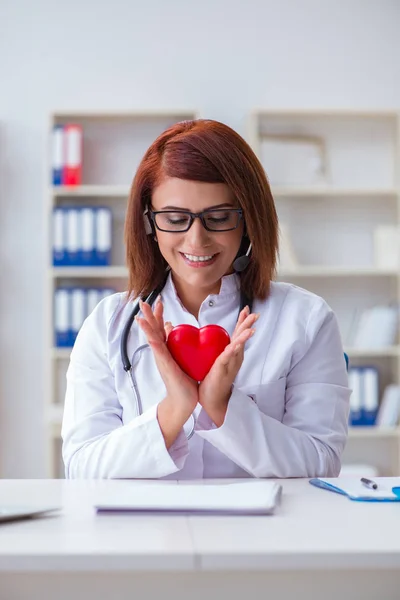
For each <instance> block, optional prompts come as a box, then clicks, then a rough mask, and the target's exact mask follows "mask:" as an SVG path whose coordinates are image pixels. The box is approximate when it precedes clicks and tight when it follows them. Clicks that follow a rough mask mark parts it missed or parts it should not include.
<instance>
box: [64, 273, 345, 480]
mask: <svg viewBox="0 0 400 600" xmlns="http://www.w3.org/2000/svg"><path fill="white" fill-rule="evenodd" d="M162 300H163V303H164V318H165V320H166V321H171V322H172V324H173V325H178V324H181V323H188V324H191V325H194V326H197V327H198V326H200V327H202V326H204V325H207V324H210V323H217V324H219V325H221V326H222V327H224V328H225V329H226V330H227V331H228V332H229V334H232V333H233V330H234V327H235V324H236V321H237V317H238V310H239V304H240V292H239V280H238V276H237V275H228V276H226V277H224V278H223V279H222V284H221V290H220V293H219V294H217V295H210V296H208V297H207V298H206V299H205V300H204V302H203V304H202V305H201V308H200V312H199V319H198V321H197V320H196V319H195V317H194V316H193V315H191V314H190V313H189V312H188V311H187V310H186V309H185V308H184V307H183V306H182V304H181V302H180V300H179V298H178V296H177V294H176V290H175V287H174V285H173V282H172V279H171V277H169V279H168V281H167V284H166V286H165V288H164V290H163V292H162ZM133 306H134V303H133V302H129V303H127V302H126V294H124V293H119V294H114V295H112V296H110V297H108V298H106V299H104V300H103V301H102V302H100V304H99V305H98V306H97V307H96V308H95V310H94V311H93V312H92V314H91V315H90V316H89V317H88V318H87V319H86V321H85V323H84V325H83V326H82V328H81V331H80V332H79V335H78V337H77V340H76V343H75V346H74V348H73V350H72V353H71V360H70V365H69V368H68V372H67V392H66V398H65V410H64V419H63V424H62V438H63V459H64V463H65V472H66V477H67V478H77V477H79V478H93V477H102V478H171V479H193V478H203V477H204V478H217V477H218V478H223V477H316V476H336V475H338V473H339V471H340V464H341V460H340V459H341V454H342V451H343V448H344V445H345V441H346V437H347V422H348V411H349V397H350V390H349V388H348V379H347V373H346V366H345V360H344V356H343V349H342V343H341V339H340V334H339V329H338V325H337V321H336V317H335V315H334V313H333V312H332V310H331V309H330V308H329V306H328V305H327V304H326V302H325V301H324V300H323V299H322V298H320V297H318V296H316V295H314V294H312V293H310V292H308V291H305V290H303V289H301V288H299V287H296V286H294V285H291V284H286V283H275V282H274V283H272V285H271V293H270V295H269V297H268V299H267V300H263V301H259V300H256V301H254V304H253V312H257V313H260V317H259V319H258V321H257V322H256V325H255V328H256V333H255V334H254V336H253V337H252V338H251V339H250V340H249V341H248V342H247V343H246V346H245V353H244V361H243V364H242V367H241V369H240V371H239V373H238V376H237V378H236V380H235V383H234V386H233V391H232V395H231V397H230V400H229V404H228V409H227V413H226V416H225V420H224V422H223V424H222V425H221V426H220V427H216V425H215V424H214V423H213V422H212V421H211V419H210V418H209V417H208V415H207V413H206V412H205V411H204V409H203V408H202V407H201V406H200V405H198V406H197V408H196V411H195V414H196V415H197V423H196V428H195V433H194V435H193V436H192V437H191V438H190V439H189V441H188V440H187V438H186V433H187V432H188V431H190V429H191V424H192V420H189V421H188V423H187V424H186V425H185V427H184V428H183V429H182V430H181V432H180V434H179V435H178V438H177V439H176V441H175V442H174V444H173V445H172V446H171V447H170V449H169V450H167V448H166V446H165V443H164V438H163V435H162V433H161V429H160V427H159V424H158V420H157V410H156V407H157V404H158V402H160V401H161V400H162V399H163V398H164V397H165V395H166V390H165V386H164V383H163V381H162V379H161V377H160V375H159V372H158V370H157V367H156V364H155V361H154V358H153V354H152V351H151V349H150V348H147V349H146V350H143V351H142V352H141V353H140V355H139V356H140V358H139V360H138V361H136V362H137V364H136V365H135V367H134V370H135V375H136V381H137V386H138V389H139V392H140V396H141V400H142V404H143V414H141V415H138V412H137V406H136V401H135V396H134V394H133V390H132V388H131V383H130V380H129V376H128V374H127V373H126V372H125V371H124V370H123V366H122V362H121V354H120V340H121V332H122V329H123V327H124V324H125V322H126V320H127V318H128V315H129V314H130V312H131V311H132V308H133ZM142 344H146V338H145V335H144V333H143V332H142V331H141V330H140V329H139V327H138V325H137V324H136V323H134V325H133V327H132V331H131V334H130V337H129V341H128V355H129V357H132V356H133V353H134V351H135V350H136V349H137V348H138V347H139V346H140V345H142ZM185 430H186V433H185Z"/></svg>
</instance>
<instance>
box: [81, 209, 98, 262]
mask: <svg viewBox="0 0 400 600" xmlns="http://www.w3.org/2000/svg"><path fill="white" fill-rule="evenodd" d="M80 229H81V251H82V265H85V266H90V265H93V264H94V250H95V215H94V209H93V208H92V207H90V206H87V207H85V208H82V209H81V212H80Z"/></svg>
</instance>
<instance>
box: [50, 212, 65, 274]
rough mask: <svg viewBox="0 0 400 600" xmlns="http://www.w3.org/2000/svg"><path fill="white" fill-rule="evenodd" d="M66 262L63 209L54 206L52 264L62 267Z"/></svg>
mask: <svg viewBox="0 0 400 600" xmlns="http://www.w3.org/2000/svg"><path fill="white" fill-rule="evenodd" d="M66 263H67V252H66V235H65V211H64V209H62V208H60V207H56V208H54V209H53V266H55V267H62V266H65V265H66Z"/></svg>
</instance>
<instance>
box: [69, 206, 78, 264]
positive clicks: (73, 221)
mask: <svg viewBox="0 0 400 600" xmlns="http://www.w3.org/2000/svg"><path fill="white" fill-rule="evenodd" d="M79 210H80V209H79V208H68V210H66V215H67V227H66V236H67V243H66V248H67V261H68V264H69V265H78V264H79V250H80V248H79V246H80V239H79V238H80V235H79Z"/></svg>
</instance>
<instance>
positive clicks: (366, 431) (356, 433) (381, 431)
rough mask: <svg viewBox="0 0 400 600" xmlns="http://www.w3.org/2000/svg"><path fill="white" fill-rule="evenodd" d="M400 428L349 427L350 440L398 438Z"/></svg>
mask: <svg viewBox="0 0 400 600" xmlns="http://www.w3.org/2000/svg"><path fill="white" fill-rule="evenodd" d="M397 437H400V427H375V426H371V427H349V438H351V439H354V438H356V439H362V438H397Z"/></svg>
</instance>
